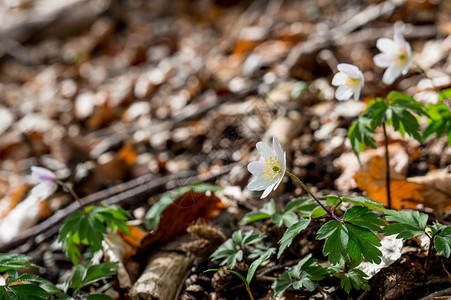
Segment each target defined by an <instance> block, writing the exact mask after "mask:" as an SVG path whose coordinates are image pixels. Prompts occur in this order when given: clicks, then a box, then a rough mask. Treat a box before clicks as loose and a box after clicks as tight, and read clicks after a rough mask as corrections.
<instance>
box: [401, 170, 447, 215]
mask: <svg viewBox="0 0 451 300" xmlns="http://www.w3.org/2000/svg"><path fill="white" fill-rule="evenodd" d="M407 181H409V182H414V183H418V184H422V185H423V188H421V189H420V190H419V192H420V194H421V196H422V197H423V198H424V201H423V204H424V205H425V206H428V207H432V208H434V209H435V210H436V211H438V212H443V211H444V210H445V208H446V207H449V206H450V205H451V173H448V172H447V171H446V170H432V171H430V172H429V173H428V174H426V175H425V176H418V177H411V178H407Z"/></svg>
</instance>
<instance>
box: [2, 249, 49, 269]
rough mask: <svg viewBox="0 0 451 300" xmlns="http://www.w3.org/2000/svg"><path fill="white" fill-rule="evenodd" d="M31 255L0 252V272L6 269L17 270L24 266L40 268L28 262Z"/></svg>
mask: <svg viewBox="0 0 451 300" xmlns="http://www.w3.org/2000/svg"><path fill="white" fill-rule="evenodd" d="M30 260H31V257H29V256H26V255H23V254H10V253H0V272H6V271H8V270H18V269H20V268H24V267H32V268H40V267H39V266H37V265H35V264H32V263H29V261H30Z"/></svg>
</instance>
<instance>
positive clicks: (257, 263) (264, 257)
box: [246, 248, 276, 284]
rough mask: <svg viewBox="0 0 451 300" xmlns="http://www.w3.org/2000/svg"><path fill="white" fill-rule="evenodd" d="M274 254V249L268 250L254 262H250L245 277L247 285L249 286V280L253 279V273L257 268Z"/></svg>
mask: <svg viewBox="0 0 451 300" xmlns="http://www.w3.org/2000/svg"><path fill="white" fill-rule="evenodd" d="M275 252H276V249H275V248H269V249H268V250H267V251H266V252H265V253H263V254H262V255H261V256H260V257H259V258H257V259H256V260H254V261H253V262H252V264H251V265H250V266H249V270H248V271H247V276H246V281H247V284H251V280H252V278H253V277H254V274H255V271H257V269H258V267H259V266H260V265H261V264H262V263H263V262H265V261H267V260H268V259H269V258H270V257H271V256H272V255H273V254H274V253H275Z"/></svg>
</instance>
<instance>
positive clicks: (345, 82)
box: [332, 64, 365, 101]
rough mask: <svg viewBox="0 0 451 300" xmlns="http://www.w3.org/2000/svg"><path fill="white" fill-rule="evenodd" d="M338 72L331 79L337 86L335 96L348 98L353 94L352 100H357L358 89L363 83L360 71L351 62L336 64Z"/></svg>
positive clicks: (340, 98) (363, 79) (358, 95)
mask: <svg viewBox="0 0 451 300" xmlns="http://www.w3.org/2000/svg"><path fill="white" fill-rule="evenodd" d="M337 69H338V71H339V72H338V73H337V74H335V76H334V78H333V79H332V85H335V86H338V88H337V90H336V91H335V97H336V98H337V99H338V100H349V99H350V98H351V96H352V95H353V94H354V100H356V101H357V100H359V97H360V90H361V89H362V87H363V85H364V84H365V78H363V74H362V71H360V70H359V68H357V67H356V66H354V65H351V64H338V65H337Z"/></svg>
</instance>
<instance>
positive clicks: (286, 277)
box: [271, 272, 293, 298]
mask: <svg viewBox="0 0 451 300" xmlns="http://www.w3.org/2000/svg"><path fill="white" fill-rule="evenodd" d="M292 284H293V279H292V278H291V275H290V273H289V272H284V273H282V275H281V276H280V277H279V278H278V279H276V280H275V281H274V283H273V284H272V286H271V287H272V289H273V290H274V297H275V298H277V297H279V296H281V295H282V294H283V292H284V291H285V290H286V289H287V288H289V287H290V286H291V285H292Z"/></svg>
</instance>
